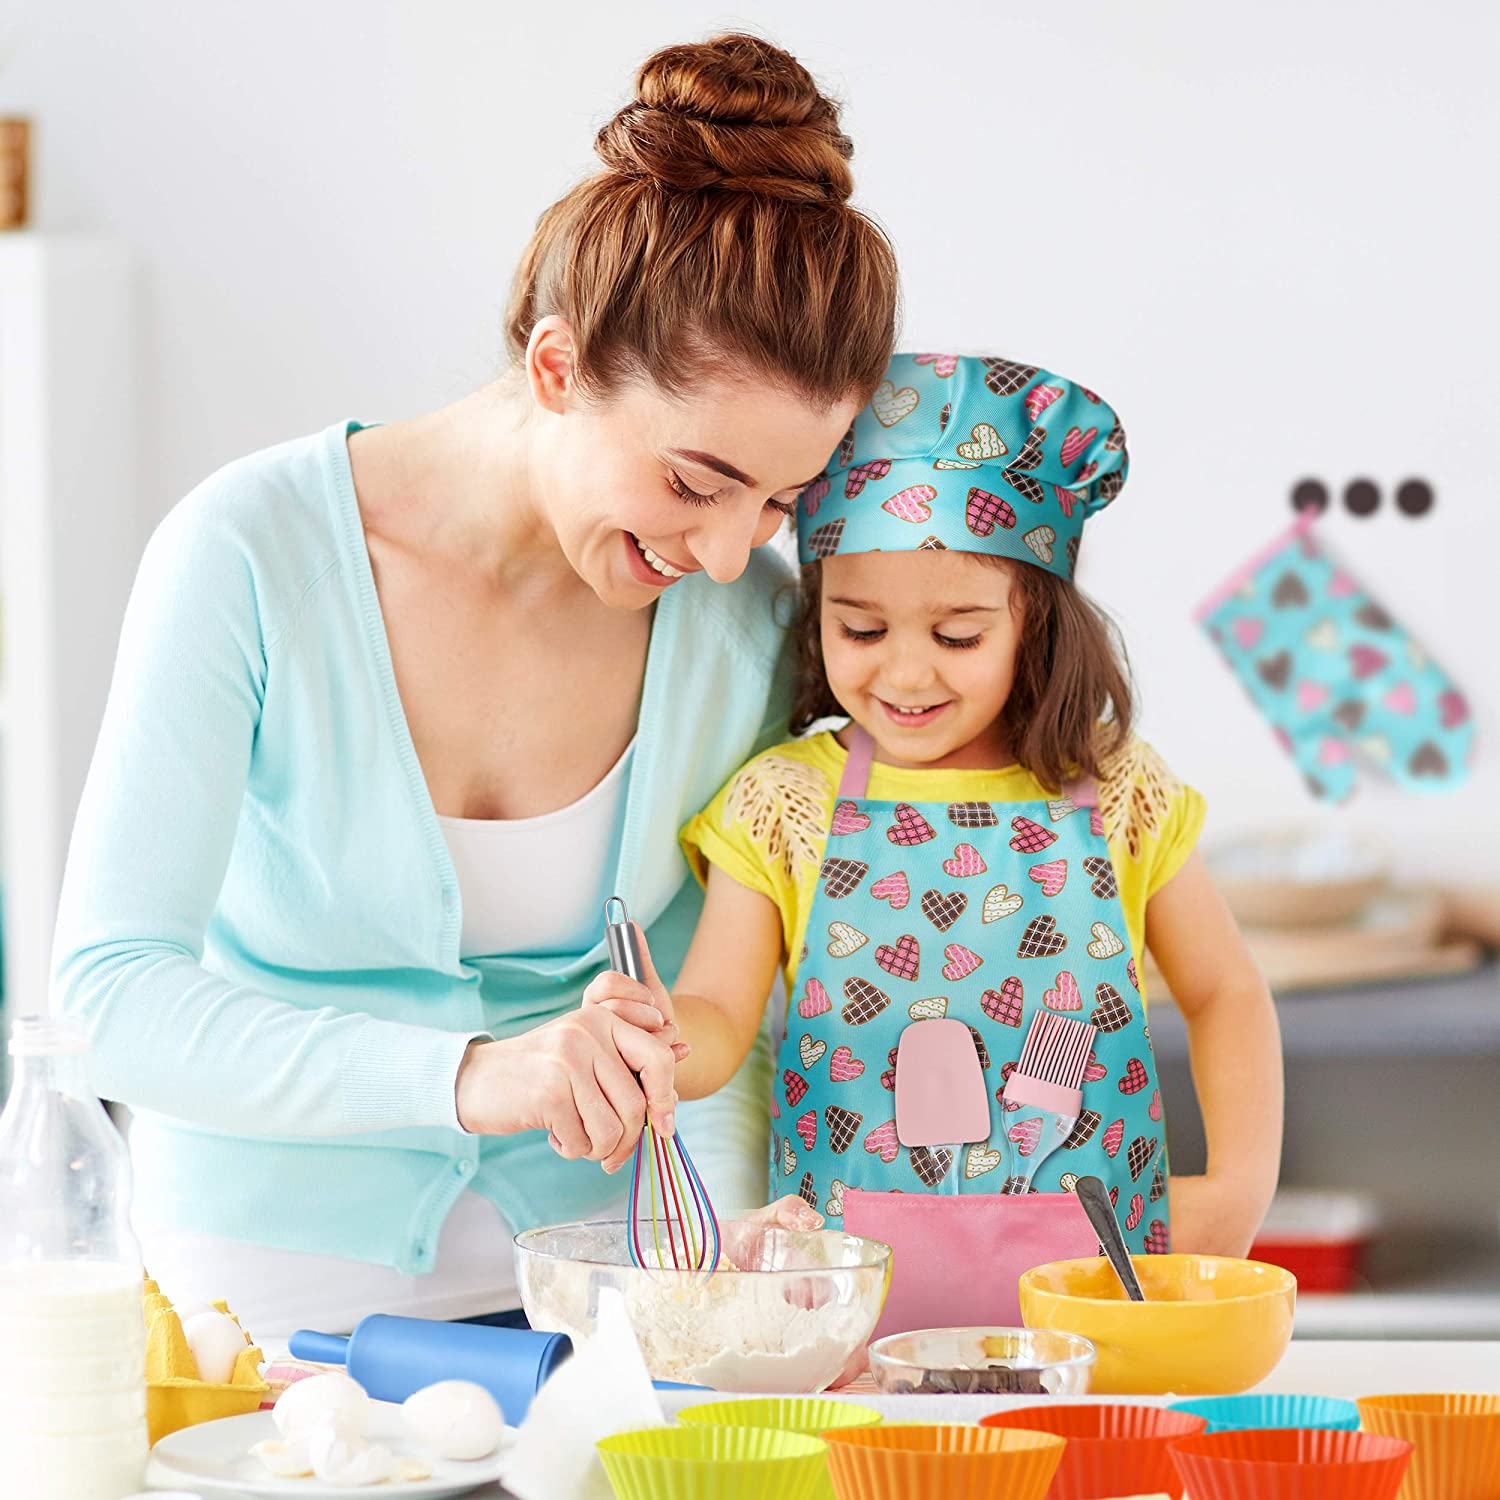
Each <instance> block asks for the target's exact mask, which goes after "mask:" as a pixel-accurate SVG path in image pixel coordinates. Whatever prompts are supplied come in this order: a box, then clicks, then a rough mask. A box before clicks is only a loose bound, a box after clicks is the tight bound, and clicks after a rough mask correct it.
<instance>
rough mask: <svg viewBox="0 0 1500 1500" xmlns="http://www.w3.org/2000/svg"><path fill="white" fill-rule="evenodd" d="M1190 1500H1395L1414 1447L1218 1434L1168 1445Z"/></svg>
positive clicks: (1320, 1433)
mask: <svg viewBox="0 0 1500 1500" xmlns="http://www.w3.org/2000/svg"><path fill="white" fill-rule="evenodd" d="M1171 1452H1172V1461H1173V1463H1175V1464H1176V1465H1177V1469H1178V1472H1179V1473H1180V1474H1181V1475H1182V1478H1183V1482H1184V1483H1185V1484H1186V1486H1187V1488H1188V1490H1189V1492H1190V1493H1191V1494H1192V1497H1193V1500H1395V1495H1396V1491H1397V1490H1399V1489H1400V1488H1401V1479H1402V1476H1403V1475H1404V1474H1405V1473H1406V1466H1407V1463H1408V1462H1409V1461H1410V1459H1411V1444H1410V1443H1406V1442H1402V1441H1401V1440H1400V1439H1398V1438H1388V1437H1372V1436H1371V1435H1370V1434H1368V1433H1363V1432H1331V1431H1328V1430H1326V1429H1308V1428H1295V1427H1288V1428H1281V1429H1280V1430H1276V1431H1264V1430H1259V1431H1256V1430H1252V1431H1247V1432H1216V1433H1214V1434H1212V1435H1211V1436H1209V1435H1204V1436H1201V1437H1190V1438H1182V1439H1180V1440H1179V1441H1178V1442H1175V1443H1173V1444H1172V1449H1171Z"/></svg>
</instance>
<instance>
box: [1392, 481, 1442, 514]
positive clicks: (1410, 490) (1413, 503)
mask: <svg viewBox="0 0 1500 1500" xmlns="http://www.w3.org/2000/svg"><path fill="white" fill-rule="evenodd" d="M1436 498H1437V497H1436V496H1435V495H1434V494H1433V493H1432V486H1431V485H1430V484H1428V482H1427V481H1426V480H1425V479H1403V480H1402V481H1401V483H1400V484H1399V485H1398V486H1397V488H1396V508H1397V510H1399V511H1400V512H1401V513H1402V514H1403V515H1407V516H1425V515H1426V514H1427V512H1428V511H1430V510H1431V509H1432V507H1433V504H1434V502H1435V500H1436Z"/></svg>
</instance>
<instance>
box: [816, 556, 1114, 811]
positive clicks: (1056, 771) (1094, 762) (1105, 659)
mask: <svg viewBox="0 0 1500 1500" xmlns="http://www.w3.org/2000/svg"><path fill="white" fill-rule="evenodd" d="M965 555H966V556H971V557H973V558H974V560H975V561H976V562H981V563H985V564H987V565H988V566H990V567H1002V568H1004V569H1006V571H1007V572H1008V573H1009V574H1010V578H1011V584H1012V593H1011V607H1012V608H1013V609H1015V610H1017V611H1018V612H1019V613H1020V615H1021V617H1022V619H1023V620H1024V621H1025V634H1024V636H1023V638H1022V645H1021V648H1020V649H1019V650H1018V651H1017V652H1016V678H1015V682H1014V684H1013V685H1012V687H1011V691H1010V696H1009V697H1008V698H1007V699H1006V701H1005V707H1004V709H1002V710H1001V714H1000V720H1001V723H1002V724H1003V725H1004V727H1005V731H1006V734H1007V737H1008V738H1009V740H1010V746H1011V750H1012V751H1013V752H1014V754H1015V757H1016V760H1017V761H1018V762H1019V763H1020V764H1021V765H1023V766H1025V767H1026V769H1027V770H1028V771H1030V772H1031V773H1032V775H1033V776H1035V777H1036V778H1037V780H1038V781H1040V782H1041V783H1042V785H1043V786H1045V787H1049V788H1052V789H1054V790H1056V789H1060V788H1061V787H1062V786H1063V784H1064V783H1065V782H1067V781H1068V780H1069V779H1070V778H1072V777H1074V776H1080V775H1082V776H1095V777H1097V776H1098V775H1099V774H1100V771H1101V768H1102V765H1103V762H1104V761H1105V760H1107V759H1108V758H1109V757H1110V756H1111V755H1113V754H1114V753H1115V752H1116V751H1117V750H1118V749H1119V748H1120V747H1121V746H1122V745H1123V744H1124V743H1125V741H1126V740H1127V739H1129V737H1130V725H1131V719H1132V717H1133V715H1134V712H1135V708H1134V695H1133V691H1132V689H1131V685H1130V668H1129V663H1128V661H1127V658H1126V654H1125V645H1124V642H1123V641H1122V640H1121V639H1120V632H1119V630H1118V628H1117V627H1116V626H1115V624H1114V622H1113V621H1112V620H1111V619H1110V618H1109V617H1108V616H1107V615H1106V614H1105V613H1104V611H1103V610H1101V609H1100V608H1099V606H1098V605H1096V604H1095V603H1093V601H1092V600H1090V599H1089V598H1087V596H1085V595H1084V594H1083V593H1081V592H1080V591H1079V590H1078V589H1077V588H1075V587H1074V585H1073V584H1071V583H1070V582H1068V580H1067V579H1065V578H1059V577H1057V576H1056V574H1053V573H1048V572H1046V571H1045V570H1044V569H1042V568H1034V567H1032V566H1031V565H1030V564H1028V563H1021V562H1013V561H1011V559H1009V558H1005V557H991V556H988V555H986V554H983V553H968V554H965ZM822 581H823V567H822V564H821V563H817V562H811V563H807V564H806V565H805V566H804V567H803V569H802V601H801V609H802V613H801V619H800V621H799V623H798V629H797V655H798V663H799V666H800V669H801V670H800V673H799V677H798V684H797V697H796V701H795V702H794V703H793V705H792V733H793V734H802V733H803V732H804V731H805V730H806V729H807V728H808V727H809V726H810V725H812V724H813V723H814V722H815V721H816V720H818V719H826V718H831V717H834V716H842V715H843V714H844V712H845V711H844V709H843V708H841V707H840V706H839V702H838V700H837V699H836V698H835V697H834V696H833V690H832V688H830V687H829V686H828V675H827V673H826V672H825V671H824V668H823V639H822Z"/></svg>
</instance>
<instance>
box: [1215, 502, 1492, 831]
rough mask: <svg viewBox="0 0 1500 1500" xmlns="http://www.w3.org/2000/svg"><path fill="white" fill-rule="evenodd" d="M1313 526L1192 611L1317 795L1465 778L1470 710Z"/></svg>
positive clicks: (1306, 522)
mask: <svg viewBox="0 0 1500 1500" xmlns="http://www.w3.org/2000/svg"><path fill="white" fill-rule="evenodd" d="M1313 519H1314V518H1313V516H1312V515H1311V514H1309V515H1306V516H1304V517H1303V519H1302V520H1300V521H1299V522H1298V523H1297V524H1296V525H1295V526H1294V527H1293V528H1292V529H1291V531H1290V532H1288V533H1286V534H1285V535H1284V536H1282V537H1281V538H1280V539H1279V540H1278V541H1276V542H1275V543H1273V544H1272V545H1271V546H1270V547H1269V548H1267V549H1266V550H1265V551H1264V552H1262V553H1260V554H1259V555H1257V556H1256V557H1254V558H1252V559H1251V560H1250V561H1249V562H1248V563H1246V564H1245V565H1244V566H1242V567H1241V568H1239V569H1238V570H1237V571H1236V572H1235V573H1234V574H1233V575H1232V576H1231V577H1230V578H1229V579H1228V580H1227V581H1226V582H1225V583H1224V584H1223V585H1222V586H1221V587H1220V588H1219V589H1218V590H1217V591H1216V592H1215V593H1214V594H1212V595H1211V596H1210V597H1209V598H1208V599H1207V600H1206V601H1205V602H1204V603H1203V604H1202V605H1201V606H1199V609H1198V611H1197V615H1196V618H1197V620H1198V623H1199V624H1200V625H1202V626H1203V628H1204V629H1205V630H1206V631H1207V632H1208V634H1209V636H1210V638H1211V639H1212V640H1213V642H1214V644H1215V645H1216V646H1217V647H1218V648H1219V650H1220V651H1221V652H1222V653H1223V655H1224V658H1225V660H1226V661H1227V662H1228V663H1229V665H1230V667H1231V669H1232V670H1233V672H1234V674H1235V676H1236V677H1237V678H1239V680H1240V683H1241V684H1242V685H1243V686H1244V688H1245V689H1246V691H1247V692H1248V693H1249V694H1250V697H1251V699H1252V701H1253V702H1254V703H1255V706H1256V707H1257V708H1258V709H1259V710H1260V711H1261V713H1262V714H1264V715H1265V717H1266V718H1267V719H1268V720H1269V721H1270V723H1271V727H1272V728H1273V729H1274V730H1275V732H1276V737H1277V739H1279V740H1280V741H1281V743H1282V746H1283V747H1284V748H1285V749H1286V751H1287V753H1288V754H1290V755H1291V756H1292V758H1293V760H1295V761H1296V763H1297V766H1298V769H1299V770H1300V771H1301V772H1302V774H1303V776H1304V778H1305V779H1306V781H1307V784H1308V786H1309V788H1310V789H1311V790H1312V792H1313V794H1314V795H1315V796H1318V797H1325V798H1327V799H1329V800H1330V801H1334V802H1339V801H1342V800H1343V799H1344V798H1345V797H1348V796H1349V795H1350V794H1351V793H1352V792H1353V790H1354V786H1355V781H1356V778H1357V775H1358V772H1359V770H1360V769H1362V768H1367V769H1370V770H1373V771H1374V772H1376V773H1377V774H1381V775H1384V776H1387V777H1389V778H1390V779H1391V780H1392V781H1394V782H1396V783H1397V784H1398V785H1399V786H1401V787H1403V788H1405V789H1408V790H1412V791H1425V792H1432V791H1447V790H1449V789H1450V788H1452V787H1456V786H1457V785H1458V784H1459V783H1460V782H1462V781H1463V780H1464V778H1465V777H1466V776H1467V775H1468V770H1469V761H1470V758H1471V755H1472V752H1473V748H1474V726H1473V722H1472V720H1471V718H1470V714H1469V705H1468V702H1467V700H1466V699H1465V697H1464V695H1463V693H1462V692H1460V691H1459V689H1458V688H1457V687H1456V686H1455V685H1454V683H1453V681H1452V679H1451V678H1449V676H1448V675H1447V674H1446V673H1445V672H1444V671H1443V669H1442V668H1441V667H1440V666H1438V664H1437V663H1436V662H1435V661H1433V659H1432V658H1431V657H1430V656H1428V654H1427V653H1426V651H1424V650H1423V649H1422V647H1421V646H1420V645H1419V644H1418V643H1417V642H1416V641H1415V640H1413V639H1412V637H1411V636H1410V635H1409V634H1408V633H1407V632H1406V630H1405V629H1404V628H1403V627H1402V626H1401V625H1399V624H1398V623H1397V622H1396V621H1395V620H1394V619H1392V618H1391V616H1390V615H1389V614H1387V613H1386V611H1385V610H1384V609H1383V608H1382V607H1381V606H1380V605H1379V604H1377V603H1376V602H1375V600H1374V599H1373V598H1371V596H1370V595H1369V594H1368V593H1367V592H1366V591H1365V589H1364V588H1363V587H1362V586H1361V585H1360V584H1359V583H1358V582H1357V581H1356V580H1355V579H1354V577H1353V576H1352V575H1351V574H1350V573H1349V572H1348V571H1347V570H1346V569H1344V568H1343V567H1341V566H1340V565H1339V564H1338V563H1337V562H1335V560H1334V559H1333V558H1332V557H1331V556H1330V555H1329V553H1328V551H1327V549H1326V548H1325V547H1324V545H1323V543H1322V541H1321V539H1320V538H1318V537H1316V536H1314V535H1313V533H1312V525H1313Z"/></svg>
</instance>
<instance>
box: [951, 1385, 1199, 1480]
mask: <svg viewBox="0 0 1500 1500" xmlns="http://www.w3.org/2000/svg"><path fill="white" fill-rule="evenodd" d="M980 1425H981V1426H982V1427H988V1428H992V1429H997V1430H998V1429H1006V1430H1011V1431H1028V1432H1050V1433H1054V1434H1056V1436H1058V1437H1062V1438H1066V1439H1067V1441H1068V1446H1067V1449H1066V1450H1065V1451H1064V1453H1063V1456H1062V1462H1061V1463H1060V1464H1059V1465H1058V1469H1057V1474H1056V1476H1055V1477H1054V1478H1053V1480H1052V1488H1051V1489H1049V1490H1048V1491H1047V1500H1094V1497H1095V1496H1098V1495H1138V1494H1140V1495H1144V1494H1158V1493H1160V1494H1166V1495H1170V1496H1172V1500H1181V1496H1182V1489H1183V1485H1182V1480H1181V1479H1180V1478H1179V1477H1178V1474H1177V1470H1176V1468H1175V1467H1174V1466H1173V1463H1172V1458H1171V1454H1170V1448H1171V1445H1172V1444H1173V1443H1174V1442H1176V1441H1177V1440H1178V1439H1179V1438H1185V1437H1194V1436H1196V1435H1197V1434H1199V1433H1201V1432H1202V1431H1203V1430H1204V1428H1205V1426H1206V1425H1207V1423H1206V1422H1205V1420H1204V1419H1203V1418H1202V1417H1199V1416H1193V1415H1192V1414H1191V1413H1188V1412H1181V1411H1169V1410H1167V1409H1166V1408H1164V1407H1159V1406H1130V1405H1125V1404H1119V1405H1101V1406H1067V1405H1059V1406H1035V1407H1022V1408H1018V1409H1016V1410H1014V1411H1002V1412H996V1413H995V1414H994V1415H993V1416H989V1417H985V1418H984V1419H983V1420H982V1422H981V1423H980Z"/></svg>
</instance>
